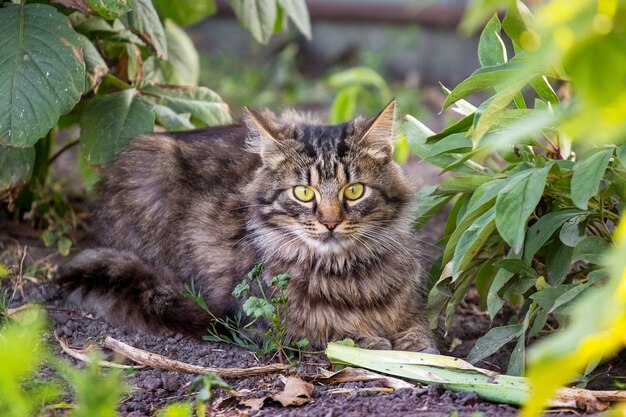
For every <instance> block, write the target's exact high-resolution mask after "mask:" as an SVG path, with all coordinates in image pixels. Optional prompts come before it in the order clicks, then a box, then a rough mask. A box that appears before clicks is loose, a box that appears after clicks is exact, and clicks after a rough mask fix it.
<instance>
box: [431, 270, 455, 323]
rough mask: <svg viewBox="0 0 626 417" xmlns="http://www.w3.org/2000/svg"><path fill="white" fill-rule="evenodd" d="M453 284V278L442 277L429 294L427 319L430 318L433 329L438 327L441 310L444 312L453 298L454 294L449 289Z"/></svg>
mask: <svg viewBox="0 0 626 417" xmlns="http://www.w3.org/2000/svg"><path fill="white" fill-rule="evenodd" d="M451 282H452V277H442V278H440V279H439V281H437V283H436V284H435V285H433V288H432V289H431V290H430V292H429V293H428V303H427V305H426V317H428V324H429V325H430V328H431V329H434V328H436V327H437V324H438V323H439V315H440V314H441V310H443V308H444V307H445V306H446V304H447V303H448V301H449V300H450V298H452V292H451V291H450V288H449V286H450V285H451Z"/></svg>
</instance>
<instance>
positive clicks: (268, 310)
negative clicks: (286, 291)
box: [242, 297, 276, 318]
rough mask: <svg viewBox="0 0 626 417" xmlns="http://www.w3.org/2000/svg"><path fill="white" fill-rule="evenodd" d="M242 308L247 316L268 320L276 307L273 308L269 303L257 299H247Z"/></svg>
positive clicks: (262, 299)
mask: <svg viewBox="0 0 626 417" xmlns="http://www.w3.org/2000/svg"><path fill="white" fill-rule="evenodd" d="M242 308H243V311H244V312H245V313H246V314H247V315H248V316H251V317H254V318H259V317H266V318H270V317H271V316H272V315H273V314H274V313H275V311H276V307H274V306H273V305H272V304H271V303H270V302H269V301H267V300H266V299H264V298H258V297H250V298H248V299H247V300H246V302H245V303H244V304H243V307H242Z"/></svg>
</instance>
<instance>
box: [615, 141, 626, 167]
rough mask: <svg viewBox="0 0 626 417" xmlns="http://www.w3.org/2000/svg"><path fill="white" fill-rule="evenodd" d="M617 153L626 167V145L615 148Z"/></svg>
mask: <svg viewBox="0 0 626 417" xmlns="http://www.w3.org/2000/svg"><path fill="white" fill-rule="evenodd" d="M615 155H616V156H617V159H619V162H620V163H621V164H622V166H623V167H625V168H626V145H621V146H618V147H617V148H615Z"/></svg>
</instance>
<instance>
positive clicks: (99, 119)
mask: <svg viewBox="0 0 626 417" xmlns="http://www.w3.org/2000/svg"><path fill="white" fill-rule="evenodd" d="M153 107H154V106H153V105H152V104H150V103H149V102H147V101H145V100H144V99H143V98H141V97H140V96H139V95H138V92H137V90H135V89H128V90H124V91H120V92H118V93H113V94H108V95H106V96H100V97H96V98H94V99H93V100H91V101H90V102H89V104H87V106H85V109H84V110H83V114H82V116H81V118H80V130H81V140H80V144H81V152H82V153H83V155H84V157H85V160H86V161H87V162H89V163H90V164H91V165H101V164H107V163H110V162H111V161H113V159H114V158H115V156H116V155H117V154H119V153H120V152H121V151H123V150H124V149H125V148H126V146H127V145H128V143H130V141H131V140H132V139H133V138H135V137H137V136H138V135H140V134H141V133H148V132H152V131H153V129H154V113H153Z"/></svg>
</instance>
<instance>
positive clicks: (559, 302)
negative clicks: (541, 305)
mask: <svg viewBox="0 0 626 417" xmlns="http://www.w3.org/2000/svg"><path fill="white" fill-rule="evenodd" d="M607 276H608V271H607V270H606V269H598V270H595V271H593V272H591V273H589V275H587V278H588V279H587V282H584V283H579V284H573V285H571V286H570V287H569V289H568V290H567V291H565V292H564V293H563V294H561V295H559V297H558V298H557V299H556V300H555V301H554V304H553V305H552V307H551V309H550V312H553V311H555V310H557V309H559V308H561V307H563V306H565V305H567V303H569V302H570V301H573V300H574V299H575V298H576V297H578V296H579V295H580V294H582V293H583V292H585V290H586V289H587V288H589V287H590V286H592V285H593V284H595V283H596V282H598V281H599V280H600V279H603V278H606V277H607Z"/></svg>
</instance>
